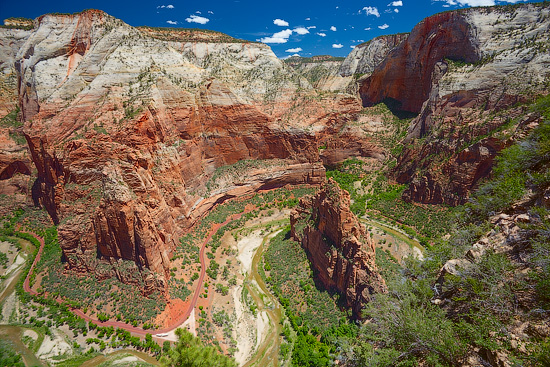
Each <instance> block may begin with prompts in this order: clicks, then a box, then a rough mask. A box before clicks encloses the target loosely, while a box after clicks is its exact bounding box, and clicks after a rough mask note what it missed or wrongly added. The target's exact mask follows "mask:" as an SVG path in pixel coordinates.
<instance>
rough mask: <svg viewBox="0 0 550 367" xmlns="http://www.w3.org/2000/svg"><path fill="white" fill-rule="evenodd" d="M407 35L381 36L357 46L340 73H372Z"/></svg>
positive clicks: (344, 75)
mask: <svg viewBox="0 0 550 367" xmlns="http://www.w3.org/2000/svg"><path fill="white" fill-rule="evenodd" d="M407 36H408V34H407V33H401V34H392V35H388V36H379V37H375V38H373V39H372V40H370V41H368V42H365V43H362V44H360V45H357V46H355V48H354V49H353V50H352V51H351V52H350V53H349V55H348V56H347V57H346V59H345V60H344V61H343V62H342V64H341V65H340V69H339V70H338V73H339V74H340V75H341V76H343V77H347V76H353V75H355V74H361V75H365V74H368V75H370V74H372V72H373V71H374V70H375V68H376V67H377V66H378V65H379V64H380V63H382V62H383V61H384V59H385V58H386V56H387V55H388V54H389V52H390V51H391V50H393V49H394V48H395V47H397V46H398V45H399V44H400V43H401V42H403V40H405V39H406V38H407ZM368 75H367V76H368Z"/></svg>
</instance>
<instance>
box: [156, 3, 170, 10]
mask: <svg viewBox="0 0 550 367" xmlns="http://www.w3.org/2000/svg"><path fill="white" fill-rule="evenodd" d="M164 8H166V9H174V5H171V4H170V5H159V6H157V9H164Z"/></svg>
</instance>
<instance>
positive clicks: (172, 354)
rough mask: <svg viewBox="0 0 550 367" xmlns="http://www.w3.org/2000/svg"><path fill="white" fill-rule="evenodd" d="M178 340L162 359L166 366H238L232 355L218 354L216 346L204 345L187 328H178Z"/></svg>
mask: <svg viewBox="0 0 550 367" xmlns="http://www.w3.org/2000/svg"><path fill="white" fill-rule="evenodd" d="M176 335H177V336H178V342H177V343H176V345H175V346H174V347H173V348H171V349H170V350H169V351H168V353H167V354H166V355H164V356H163V357H162V358H161V359H160V361H161V363H162V365H163V366H165V367H203V366H217V367H236V366H237V363H236V362H235V361H234V360H233V359H232V358H230V357H227V356H224V355H222V354H218V352H217V350H216V348H215V347H212V346H204V345H203V344H202V342H201V341H200V339H199V338H196V337H194V336H193V334H191V333H190V332H189V331H187V330H183V329H177V330H176Z"/></svg>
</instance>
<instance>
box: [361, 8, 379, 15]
mask: <svg viewBox="0 0 550 367" xmlns="http://www.w3.org/2000/svg"><path fill="white" fill-rule="evenodd" d="M363 10H364V11H365V14H366V15H374V16H375V17H377V18H380V13H379V12H378V8H376V7H375V6H365V7H364V8H363Z"/></svg>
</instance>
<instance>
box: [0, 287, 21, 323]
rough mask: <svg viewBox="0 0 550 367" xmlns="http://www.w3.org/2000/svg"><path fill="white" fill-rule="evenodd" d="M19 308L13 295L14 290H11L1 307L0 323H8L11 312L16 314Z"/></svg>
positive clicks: (17, 301)
mask: <svg viewBox="0 0 550 367" xmlns="http://www.w3.org/2000/svg"><path fill="white" fill-rule="evenodd" d="M18 310H19V300H18V299H17V296H16V295H15V292H12V293H11V294H10V295H9V296H8V297H7V298H6V299H5V300H4V304H3V307H2V313H1V314H0V324H4V325H5V324H9V319H10V316H11V314H12V313H13V312H15V313H16V314H18Z"/></svg>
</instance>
